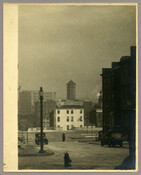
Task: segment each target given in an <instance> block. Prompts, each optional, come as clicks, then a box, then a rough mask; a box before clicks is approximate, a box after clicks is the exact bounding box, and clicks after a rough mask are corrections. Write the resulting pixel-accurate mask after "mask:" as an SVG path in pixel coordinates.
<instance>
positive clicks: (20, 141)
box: [18, 137, 23, 148]
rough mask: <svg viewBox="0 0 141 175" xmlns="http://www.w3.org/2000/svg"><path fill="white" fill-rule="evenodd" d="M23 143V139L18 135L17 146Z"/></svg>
mask: <svg viewBox="0 0 141 175" xmlns="http://www.w3.org/2000/svg"><path fill="white" fill-rule="evenodd" d="M22 144H23V139H22V138H21V137H18V148H21V147H22Z"/></svg>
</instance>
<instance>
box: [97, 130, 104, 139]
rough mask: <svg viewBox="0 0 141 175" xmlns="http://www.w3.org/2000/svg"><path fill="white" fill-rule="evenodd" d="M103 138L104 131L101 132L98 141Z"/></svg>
mask: <svg viewBox="0 0 141 175" xmlns="http://www.w3.org/2000/svg"><path fill="white" fill-rule="evenodd" d="M102 136H103V131H99V133H98V140H101V138H102Z"/></svg>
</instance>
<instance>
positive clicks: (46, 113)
mask: <svg viewBox="0 0 141 175" xmlns="http://www.w3.org/2000/svg"><path fill="white" fill-rule="evenodd" d="M55 108H56V102H55V101H53V100H48V101H44V102H43V127H44V129H47V128H48V127H50V122H51V120H52V119H51V118H52V117H53V116H52V113H53V111H54V109H55ZM40 118H41V116H40V102H35V113H34V127H40Z"/></svg>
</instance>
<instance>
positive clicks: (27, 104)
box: [18, 87, 56, 130]
mask: <svg viewBox="0 0 141 175" xmlns="http://www.w3.org/2000/svg"><path fill="white" fill-rule="evenodd" d="M55 99H56V93H55V92H44V102H45V103H44V108H43V113H44V126H45V127H48V126H49V123H50V120H49V117H50V113H51V111H50V110H54V108H55V107H52V106H56V103H55ZM52 108H53V109H52ZM35 126H37V127H39V126H40V99H39V91H28V90H24V91H21V87H19V90H18V128H19V130H23V129H24V128H25V129H26V130H27V129H28V128H29V127H35Z"/></svg>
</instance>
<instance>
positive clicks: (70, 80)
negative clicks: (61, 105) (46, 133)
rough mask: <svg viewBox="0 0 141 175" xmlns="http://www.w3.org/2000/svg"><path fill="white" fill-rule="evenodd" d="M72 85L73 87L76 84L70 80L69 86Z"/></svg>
mask: <svg viewBox="0 0 141 175" xmlns="http://www.w3.org/2000/svg"><path fill="white" fill-rule="evenodd" d="M70 84H71V85H72V84H73V85H75V82H73V81H72V80H70V81H69V82H68V83H67V85H70Z"/></svg>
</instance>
